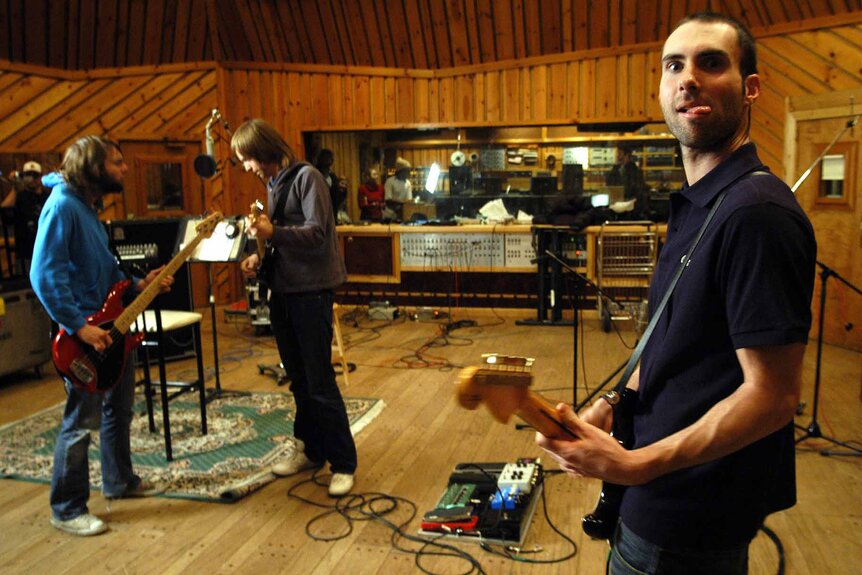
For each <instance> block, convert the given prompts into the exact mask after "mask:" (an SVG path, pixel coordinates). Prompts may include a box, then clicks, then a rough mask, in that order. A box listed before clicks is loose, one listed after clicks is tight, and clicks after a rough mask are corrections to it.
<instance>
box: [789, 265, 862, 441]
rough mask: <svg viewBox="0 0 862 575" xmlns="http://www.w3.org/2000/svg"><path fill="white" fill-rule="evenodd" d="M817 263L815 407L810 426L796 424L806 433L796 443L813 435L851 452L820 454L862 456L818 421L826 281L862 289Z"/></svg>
mask: <svg viewBox="0 0 862 575" xmlns="http://www.w3.org/2000/svg"><path fill="white" fill-rule="evenodd" d="M817 265H818V266H820V317H819V318H818V321H817V362H816V367H815V369H814V407H813V408H812V412H811V423H809V424H808V427H802V426H801V425H796V424H794V425H796V427H797V428H799V429H802V430H803V431H804V432H805V434H804V435H802V437H799V438H798V439H797V440H796V444H797V445H798V444H800V443H802V442H803V441H805V440H806V439H810V438H812V437H814V438H819V439H825V440H826V441H829V442H831V443H834V444H835V445H840V446H841V447H844V448H846V449H849V450H850V452H849V453H848V452H842V451H829V450H826V449H824V450H822V451H821V452H820V455H850V456H857V457H858V456H860V455H862V449H860V448H859V447H856V446H854V445H851V444H849V443H846V442H844V441H838V440H837V439H835V438H833V437H829V436H828V435H823V433H822V432H821V431H820V424H819V423H817V407H818V403H819V402H818V400H819V398H820V364H821V360H822V357H823V316H824V313H823V312H824V310H825V309H826V282H827V280H829V278H830V277H834V278H835V279H837V280H838V281H840V282H841V283H843V284H844V285H846V286H847V287H849V288H850V289H852V290H853V291H855V292H856V293H858V294H859V295H862V291H860V290H859V288H857V287H856V286H854V285H853V284H851V283H850V282H848V281H847V280H846V279H844V278H843V277H841V276H840V275H838V272H836V271H835V270H833V269H832V268H830V267H829V266H827V265H826V264H824V263H823V262H821V261H819V260H818V261H817Z"/></svg>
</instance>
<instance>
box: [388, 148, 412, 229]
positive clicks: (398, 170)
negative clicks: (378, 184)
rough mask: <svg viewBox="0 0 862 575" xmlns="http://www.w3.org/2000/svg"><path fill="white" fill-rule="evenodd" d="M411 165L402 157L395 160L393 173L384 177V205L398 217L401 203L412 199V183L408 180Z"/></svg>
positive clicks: (401, 208) (400, 211)
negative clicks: (388, 176)
mask: <svg viewBox="0 0 862 575" xmlns="http://www.w3.org/2000/svg"><path fill="white" fill-rule="evenodd" d="M412 169H413V166H411V165H410V162H408V161H407V160H405V159H404V158H398V159H397V160H395V175H394V176H392V177H390V178H387V179H386V185H385V197H386V205H387V206H388V207H390V208H391V209H392V210H394V211H395V213H396V214H397V215H398V217H399V218H400V217H401V215H402V213H403V207H402V206H403V204H404V203H406V202H412V201H413V184H412V183H411V182H410V170H412Z"/></svg>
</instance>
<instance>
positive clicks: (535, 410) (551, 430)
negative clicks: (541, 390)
mask: <svg viewBox="0 0 862 575" xmlns="http://www.w3.org/2000/svg"><path fill="white" fill-rule="evenodd" d="M518 416H520V418H521V419H523V420H524V421H526V422H527V423H529V424H530V425H532V426H533V427H535V428H536V430H537V431H539V432H540V433H541V434H542V435H544V436H545V437H550V438H552V439H576V438H577V436H576V435H575V434H574V433H573V432H572V431H571V430H570V429H569V428H568V427H566V424H565V423H564V422H563V420H562V418H561V417H560V414H559V413H557V410H556V409H555V408H554V406H552V405H551V404H550V403H549V402H548V401H547V400H545V399H544V398H543V397H541V396H540V395H536V394H535V393H533V392H529V393H528V394H527V397H526V399H525V400H524V401H522V402H521V405H520V406H519V407H518Z"/></svg>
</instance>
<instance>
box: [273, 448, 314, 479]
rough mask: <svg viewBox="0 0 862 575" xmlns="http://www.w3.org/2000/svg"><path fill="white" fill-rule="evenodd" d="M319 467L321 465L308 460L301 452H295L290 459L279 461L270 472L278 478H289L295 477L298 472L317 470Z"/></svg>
mask: <svg viewBox="0 0 862 575" xmlns="http://www.w3.org/2000/svg"><path fill="white" fill-rule="evenodd" d="M321 465H323V464H322V463H318V462H317V461H312V460H310V459H309V458H308V457H306V456H305V453H303V452H302V451H297V452H296V454H295V455H294V456H293V457H291V458H290V459H285V460H283V461H279V462H278V463H276V464H275V465H273V466H272V472H273V473H274V474H276V475H278V476H279V477H289V476H291V475H296V474H297V473H299V472H300V471H305V470H307V469H317V468H318V467H320V466H321Z"/></svg>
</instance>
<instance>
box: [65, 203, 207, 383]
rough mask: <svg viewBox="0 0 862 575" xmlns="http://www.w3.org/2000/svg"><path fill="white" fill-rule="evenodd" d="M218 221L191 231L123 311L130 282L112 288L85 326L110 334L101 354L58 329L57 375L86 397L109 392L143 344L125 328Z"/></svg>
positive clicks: (141, 336) (140, 312)
mask: <svg viewBox="0 0 862 575" xmlns="http://www.w3.org/2000/svg"><path fill="white" fill-rule="evenodd" d="M221 220H222V214H221V213H220V212H215V213H213V214H210V216H209V217H207V218H206V219H205V220H203V221H202V222H201V223H199V224H198V225H197V226H196V227H195V231H196V232H197V235H196V236H195V238H194V239H193V240H192V241H190V242H189V243H188V244H186V245H185V246H184V247H183V249H182V250H180V252H179V253H178V254H177V255H175V256H174V257H173V259H171V261H169V262H168V263H167V264H165V267H164V269H163V270H162V271H161V272H159V274H158V275H157V276H156V277H155V279H153V281H151V282H150V283H149V284H148V285H147V287H146V288H144V291H142V292H141V293H140V294H138V297H136V298H135V300H134V301H133V302H132V303H131V304H129V305H128V306H127V307H125V308H124V307H123V294H125V292H126V291H127V290H128V289H129V287H130V286H131V285H132V281H131V280H122V281H119V282H117V283H116V284H114V286H113V287H112V288H111V291H110V292H109V293H108V296H107V298H105V303H104V304H103V305H102V309H100V310H99V311H97V312H96V313H94V314H93V315H91V316H90V317H88V318H87V323H88V324H90V325H96V326H99V327H100V328H102V329H104V330H107V331H108V332H109V333H110V335H111V340H112V343H111V345H109V346H108V347H107V348H106V349H105V350H104V351H101V352H99V351H96V350H95V349H94V348H93V347H92V346H90V345H88V344H86V343H84V342H83V341H81V339H80V338H78V336H77V335H74V334H70V333H68V332H67V331H66V330H65V329H62V328H61V329H60V331H59V332H58V333H57V336H56V337H55V338H54V346H53V359H54V366H55V367H56V368H57V371H58V372H59V373H60V375H62V376H63V377H65V378H67V379H69V381H71V382H72V384H73V385H74V386H75V387H78V388H80V389H83V390H85V391H88V392H90V393H95V392H104V391H108V390H109V389H111V388H113V387H114V386H115V385H116V384H117V383H118V382H119V380H120V376H121V375H122V373H123V370H124V369H125V366H126V360H127V359H128V356H129V353H130V352H131V351H132V350H133V349H134V348H135V347H137V346H138V345H139V344H140V343H141V342H142V341H143V340H144V334H143V333H140V332H139V333H137V334H134V335H130V334H129V333H128V332H129V327H130V326H131V325H132V324H133V323H134V322H135V320H136V319H137V317H138V316H139V315H141V314H142V313H143V312H144V310H145V309H147V306H149V305H150V302H152V301H153V300H154V299H155V297H156V296H157V295H158V294H159V290H160V289H161V283H162V280H164V279H165V278H166V277H167V276H169V275H173V274H174V272H176V271H177V270H178V269H179V267H180V266H181V265H182V264H183V262H185V261H186V259H188V257H189V256H190V255H191V254H192V252H194V250H195V248H196V247H197V245H198V244H199V243H200V242H201V241H202V240H204V239H205V238H208V237H209V236H211V235H212V233H213V230H215V227H216V224H218V223H219V222H220V221H221Z"/></svg>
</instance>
